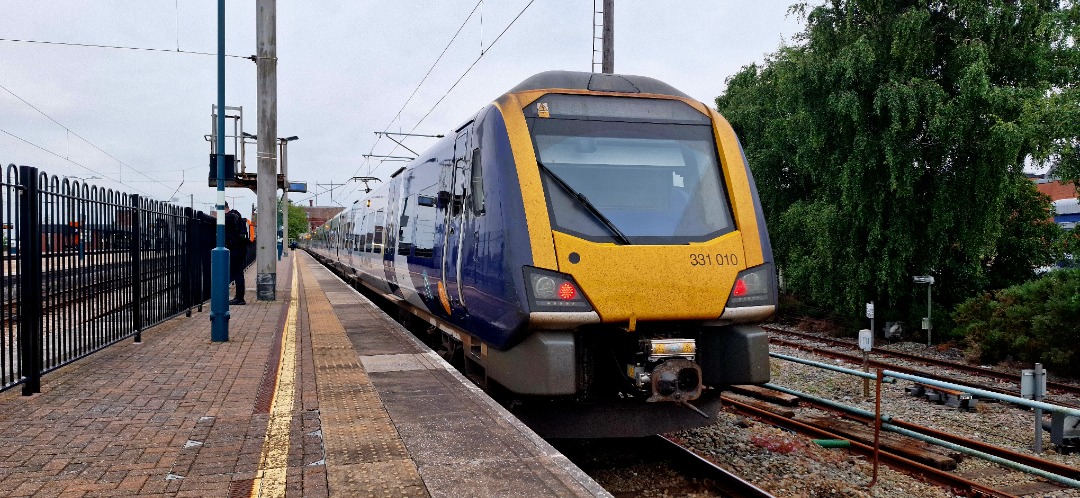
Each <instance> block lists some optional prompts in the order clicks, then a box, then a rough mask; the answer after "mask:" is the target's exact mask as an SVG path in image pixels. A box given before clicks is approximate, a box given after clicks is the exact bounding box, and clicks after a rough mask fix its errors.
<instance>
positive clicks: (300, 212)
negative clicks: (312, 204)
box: [289, 201, 308, 240]
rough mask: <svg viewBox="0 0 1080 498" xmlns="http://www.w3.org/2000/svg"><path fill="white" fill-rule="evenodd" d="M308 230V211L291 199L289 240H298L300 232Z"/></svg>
mask: <svg viewBox="0 0 1080 498" xmlns="http://www.w3.org/2000/svg"><path fill="white" fill-rule="evenodd" d="M307 232H308V219H307V212H305V211H304V209H303V208H301V207H300V206H297V205H296V204H293V202H292V201H289V240H297V239H299V238H300V234H302V233H307Z"/></svg>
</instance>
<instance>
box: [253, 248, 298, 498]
mask: <svg viewBox="0 0 1080 498" xmlns="http://www.w3.org/2000/svg"><path fill="white" fill-rule="evenodd" d="M291 296H292V297H291V298H289V311H288V315H286V317H285V330H284V332H282V334H283V336H282V338H281V361H280V362H279V363H278V375H277V382H276V383H275V386H274V396H273V401H272V402H271V404H270V420H269V422H268V423H267V425H266V436H265V438H264V439H263V450H262V456H261V457H260V458H259V470H258V472H257V473H256V475H255V483H254V485H253V486H252V488H251V496H254V497H283V496H285V474H286V470H287V467H288V464H289V434H290V430H291V428H292V427H291V425H292V418H293V403H294V401H295V394H296V318H297V311H298V308H299V294H298V293H297V279H296V265H293V278H292V294H291Z"/></svg>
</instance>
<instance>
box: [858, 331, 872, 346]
mask: <svg viewBox="0 0 1080 498" xmlns="http://www.w3.org/2000/svg"><path fill="white" fill-rule="evenodd" d="M859 349H861V350H863V351H870V350H871V349H874V333H873V332H872V331H870V329H862V330H860V331H859Z"/></svg>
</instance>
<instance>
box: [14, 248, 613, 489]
mask: <svg viewBox="0 0 1080 498" xmlns="http://www.w3.org/2000/svg"><path fill="white" fill-rule="evenodd" d="M294 261H295V263H296V264H295V265H293V262H294ZM277 271H278V279H277V280H278V296H277V297H278V300H277V301H274V302H257V301H255V300H254V292H253V289H254V288H255V285H254V273H253V269H250V268H249V270H248V275H247V277H248V289H249V296H248V304H247V305H246V306H234V307H231V315H232V318H231V323H230V327H229V333H230V340H229V341H228V342H227V343H212V342H211V341H210V321H209V309H208V307H206V308H204V310H203V311H202V312H194V313H193V314H192V316H191V317H184V316H180V317H178V318H174V319H172V320H169V321H167V322H165V323H163V324H161V325H158V326H156V327H154V328H151V329H148V330H146V331H144V332H143V334H142V338H143V342H142V343H138V344H136V343H133V342H131V341H125V342H122V343H119V344H115V345H113V346H110V347H109V348H107V349H106V350H104V351H101V352H98V353H95V354H93V355H91V356H89V357H87V358H85V359H83V360H80V361H78V362H76V363H74V364H71V365H68V366H66V367H63V368H62V369H60V370H57V371H54V372H50V373H48V374H46V375H45V376H44V377H43V378H42V393H41V394H38V395H35V396H31V397H23V396H20V393H19V392H18V391H19V390H18V389H13V390H9V391H8V392H4V393H0V496H10V497H18V496H34V497H51V496H72V497H74V496H87V497H90V496H222V497H224V496H229V497H249V496H297V497H299V496H305V497H307V496H314V497H318V496H335V497H336V496H341V497H346V496H348V497H352V496H437V497H441V496H455V497H456V496H607V493H606V492H605V491H604V490H603V489H602V488H600V487H599V486H598V485H597V484H596V483H595V482H593V481H592V479H590V478H589V477H588V476H586V475H585V474H584V473H582V472H581V471H580V470H579V469H578V468H577V467H575V466H574V465H573V464H572V463H570V462H569V461H568V460H567V459H566V458H565V457H564V456H562V455H561V454H559V453H558V452H557V451H556V450H555V449H553V448H552V447H551V446H550V445H548V444H547V442H545V441H544V440H543V439H541V438H539V437H538V436H536V435H535V434H534V433H533V432H532V431H530V430H529V429H528V428H527V427H525V426H524V425H522V424H521V423H520V422H518V421H517V420H516V419H514V418H513V417H512V416H511V415H510V414H509V413H508V412H506V410H504V409H503V408H502V407H500V406H499V405H498V404H496V403H494V402H493V401H491V400H490V399H489V398H488V397H487V396H485V395H484V394H483V393H482V392H480V391H479V389H477V388H476V387H475V386H473V385H472V384H471V383H469V382H468V381H467V380H465V379H464V378H463V377H462V376H461V375H460V374H459V373H458V372H456V371H454V370H453V369H452V368H451V367H450V366H449V365H447V364H446V363H445V362H443V361H442V359H441V358H440V357H439V356H438V355H436V354H434V353H433V352H431V351H430V350H428V349H427V348H426V347H425V346H424V345H423V344H422V343H420V342H419V341H417V340H416V339H415V338H414V337H412V336H411V335H409V334H408V333H407V332H406V331H405V330H404V329H403V328H402V327H401V326H399V325H398V324H397V323H396V322H393V321H392V320H390V319H388V318H387V317H386V316H385V315H383V314H382V313H381V311H379V310H378V308H376V307H375V306H374V305H373V304H372V303H370V302H369V301H368V300H367V299H366V298H364V297H363V296H361V295H360V294H359V293H357V292H355V291H354V290H353V289H351V288H349V287H348V286H347V285H346V284H344V283H343V282H341V281H340V280H339V279H337V278H336V277H335V276H334V275H333V274H331V273H330V272H329V271H327V270H326V269H324V268H323V267H321V266H320V265H319V264H318V263H316V262H315V261H314V260H313V259H312V258H310V257H309V256H307V255H306V254H305V253H302V252H295V253H293V256H292V257H288V258H284V259H283V260H281V262H280V263H279V266H278V270H277Z"/></svg>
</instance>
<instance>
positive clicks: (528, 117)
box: [484, 89, 776, 432]
mask: <svg viewBox="0 0 1080 498" xmlns="http://www.w3.org/2000/svg"><path fill="white" fill-rule="evenodd" d="M670 93H675V92H674V91H672V92H670ZM670 93H668V94H642V93H640V92H638V93H632V92H626V93H623V92H605V93H597V92H593V91H589V90H588V89H570V90H567V89H536V90H532V89H530V90H525V91H519V92H512V93H510V94H508V95H506V96H504V97H503V98H502V99H500V101H499V102H498V103H497V105H498V107H499V110H500V111H501V113H502V115H503V117H504V119H505V122H506V128H507V133H508V134H509V137H510V142H511V144H512V148H513V154H514V163H515V164H516V166H517V175H518V178H519V181H520V185H521V192H522V201H523V205H524V211H525V213H524V214H525V217H526V220H527V226H528V232H529V237H530V241H531V247H532V260H533V264H532V265H531V266H526V267H525V268H524V269H523V273H524V275H523V280H524V284H525V295H526V297H527V301H528V302H527V306H528V309H529V328H530V331H531V333H530V334H529V335H528V336H527V337H526V338H525V340H524V341H523V342H522V343H521V344H519V345H517V346H515V347H514V348H512V349H509V350H507V351H492V352H491V354H488V355H487V357H486V358H484V367H485V368H486V369H487V374H488V376H489V377H492V378H495V379H497V380H499V382H500V383H502V384H504V385H506V387H508V388H509V389H510V390H512V391H514V392H516V393H520V394H536V395H569V396H576V397H578V399H579V400H580V399H587V398H589V397H592V396H595V395H600V396H605V395H612V394H614V395H615V396H616V397H618V398H626V397H638V398H639V400H640V399H645V400H647V401H652V402H656V401H668V402H674V403H667V404H669V405H671V404H674V405H682V406H684V407H686V406H690V405H688V404H687V403H688V402H689V401H693V400H696V399H698V398H700V397H701V396H703V395H705V396H706V398H709V397H710V396H711V395H715V394H716V393H715V392H708V393H707V392H706V391H709V390H710V389H709V388H710V387H721V386H724V385H731V384H754V383H764V382H767V381H768V380H769V358H768V338H767V335H766V334H765V333H764V332H763V331H762V330H761V329H760V328H759V327H756V326H754V325H753V324H755V323H757V322H760V321H761V320H764V319H766V318H768V317H769V316H771V315H772V313H773V312H774V311H775V306H776V277H775V269H774V266H773V264H772V255H771V247H770V245H769V240H768V235H767V232H766V230H765V224H764V221H763V216H762V213H761V209H760V204H759V202H758V199H757V194H756V189H755V186H754V185H753V179H752V177H751V175H750V172H749V169H748V167H747V166H746V162H745V159H744V157H743V154H742V149H741V146H740V145H739V143H738V139H737V138H736V137H735V134H734V132H733V131H732V129H731V127H730V125H729V124H728V123H727V122H726V121H725V120H724V119H723V118H722V117H720V116H719V114H717V113H715V112H714V111H712V110H710V109H708V108H707V107H705V106H704V105H702V104H700V103H698V102H695V101H693V100H691V99H689V98H686V97H685V96H682V95H672V94H670ZM593 399H595V398H593ZM645 432H648V430H645Z"/></svg>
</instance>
